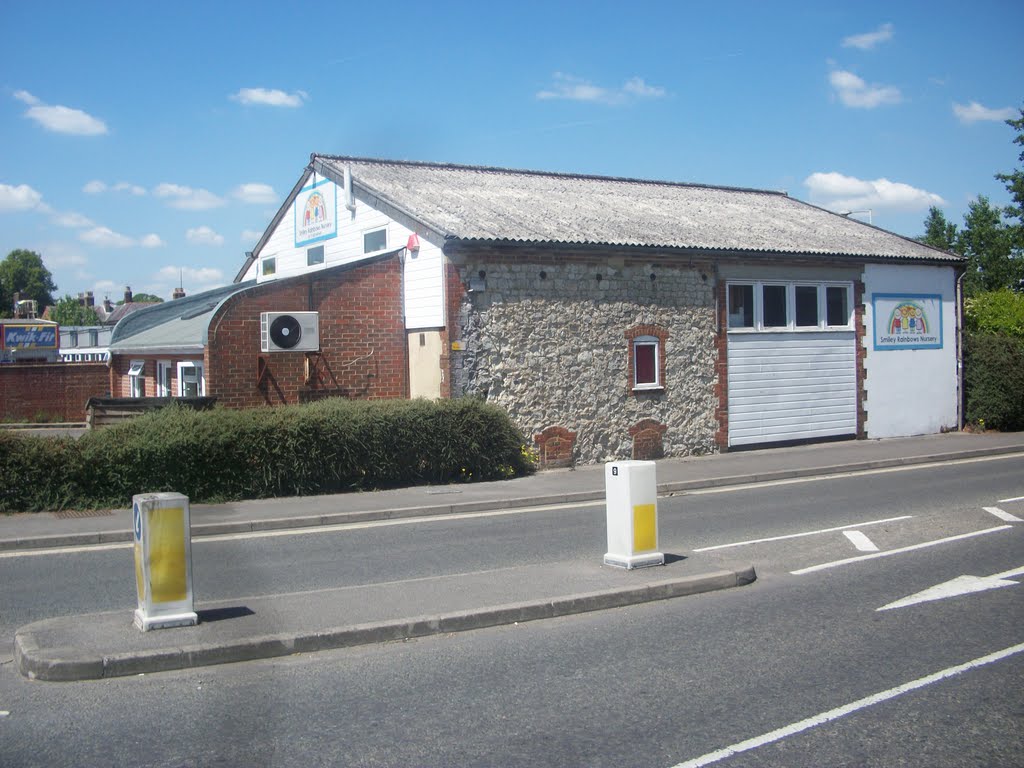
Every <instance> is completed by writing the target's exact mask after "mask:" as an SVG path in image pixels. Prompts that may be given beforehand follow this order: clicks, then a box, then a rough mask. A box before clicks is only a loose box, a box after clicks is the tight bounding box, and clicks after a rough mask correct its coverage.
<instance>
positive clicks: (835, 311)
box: [825, 285, 850, 326]
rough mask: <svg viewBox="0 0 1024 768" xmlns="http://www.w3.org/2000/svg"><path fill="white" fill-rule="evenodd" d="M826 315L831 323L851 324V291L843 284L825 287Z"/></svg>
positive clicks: (836, 324) (837, 324) (833, 324)
mask: <svg viewBox="0 0 1024 768" xmlns="http://www.w3.org/2000/svg"><path fill="white" fill-rule="evenodd" d="M825 317H826V321H827V323H828V324H829V325H832V326H840V325H844V326H845V325H849V324H850V292H849V291H848V290H847V289H846V288H845V287H843V286H835V285H830V286H828V287H826V288H825Z"/></svg>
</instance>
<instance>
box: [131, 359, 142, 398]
mask: <svg viewBox="0 0 1024 768" xmlns="http://www.w3.org/2000/svg"><path fill="white" fill-rule="evenodd" d="M145 367H146V363H145V361H144V360H132V362H131V367H130V368H129V369H128V397H145V396H146V380H145V379H144V378H143V370H144V369H145Z"/></svg>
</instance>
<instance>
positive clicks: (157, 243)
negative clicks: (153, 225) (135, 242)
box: [139, 234, 167, 248]
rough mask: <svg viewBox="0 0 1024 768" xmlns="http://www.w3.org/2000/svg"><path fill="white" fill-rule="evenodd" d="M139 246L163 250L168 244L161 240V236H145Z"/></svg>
mask: <svg viewBox="0 0 1024 768" xmlns="http://www.w3.org/2000/svg"><path fill="white" fill-rule="evenodd" d="M139 245H141V246H142V247H143V248H163V247H164V246H165V245H167V243H165V242H164V241H163V240H161V239H160V236H159V235H153V234H150V235H144V236H143V237H142V238H141V239H140V240H139Z"/></svg>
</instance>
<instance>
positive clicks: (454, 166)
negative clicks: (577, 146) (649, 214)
mask: <svg viewBox="0 0 1024 768" xmlns="http://www.w3.org/2000/svg"><path fill="white" fill-rule="evenodd" d="M313 158H319V159H321V160H329V161H332V162H333V161H338V162H349V163H373V164H376V165H404V166H408V167H412V168H436V169H439V170H444V169H448V170H455V171H475V172H478V173H496V174H510V175H522V176H544V177H548V178H556V179H579V180H582V181H611V182H619V183H623V184H648V185H655V186H661V187H686V188H690V189H717V190H722V191H724V192H747V193H750V194H758V195H774V196H776V197H787V198H788V197H789V193H788V192H786V191H784V190H777V189H757V188H755V187H733V186H727V185H722V184H698V183H696V182H687V181H668V180H666V179H640V178H635V177H631V176H607V175H601V174H587V173H567V172H564V171H538V170H532V169H528V168H502V167H499V166H493V165H469V164H463V163H451V162H444V163H441V162H429V161H425V160H389V159H386V158H375V157H356V156H353V155H324V154H319V153H316V152H314V153H313V154H312V155H311V156H310V162H312V160H313Z"/></svg>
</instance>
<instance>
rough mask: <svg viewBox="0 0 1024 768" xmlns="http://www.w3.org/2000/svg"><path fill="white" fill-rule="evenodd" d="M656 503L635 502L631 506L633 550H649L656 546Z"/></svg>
mask: <svg viewBox="0 0 1024 768" xmlns="http://www.w3.org/2000/svg"><path fill="white" fill-rule="evenodd" d="M655 509H656V505H654V504H637V505H636V506H634V507H633V551H634V552H649V551H651V550H654V549H657V548H658V524H657V517H656V515H655Z"/></svg>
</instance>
